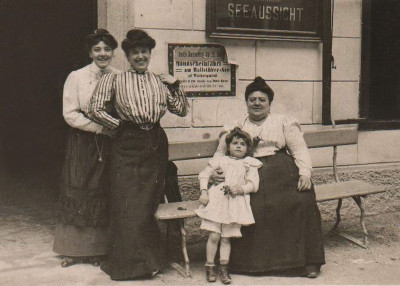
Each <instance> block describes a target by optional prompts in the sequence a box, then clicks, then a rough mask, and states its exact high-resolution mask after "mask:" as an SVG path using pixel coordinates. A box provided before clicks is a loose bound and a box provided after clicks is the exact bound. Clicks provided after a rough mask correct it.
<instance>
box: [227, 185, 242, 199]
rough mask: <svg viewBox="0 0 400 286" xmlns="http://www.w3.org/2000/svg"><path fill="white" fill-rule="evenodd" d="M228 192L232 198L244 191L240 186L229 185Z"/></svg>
mask: <svg viewBox="0 0 400 286" xmlns="http://www.w3.org/2000/svg"><path fill="white" fill-rule="evenodd" d="M229 194H230V195H231V196H232V197H233V198H234V197H236V196H238V195H244V191H243V188H242V187H241V186H233V187H229Z"/></svg>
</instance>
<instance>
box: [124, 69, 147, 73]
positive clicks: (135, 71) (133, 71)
mask: <svg viewBox="0 0 400 286" xmlns="http://www.w3.org/2000/svg"><path fill="white" fill-rule="evenodd" d="M128 71H130V72H132V73H135V74H148V73H149V70H148V69H147V70H145V71H144V72H138V71H137V70H135V69H134V68H130V69H129V70H128Z"/></svg>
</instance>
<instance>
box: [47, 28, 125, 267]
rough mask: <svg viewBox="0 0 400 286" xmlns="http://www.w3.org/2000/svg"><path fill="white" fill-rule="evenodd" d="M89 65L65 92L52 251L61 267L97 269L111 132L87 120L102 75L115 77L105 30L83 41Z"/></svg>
mask: <svg viewBox="0 0 400 286" xmlns="http://www.w3.org/2000/svg"><path fill="white" fill-rule="evenodd" d="M85 44H86V48H87V51H88V53H89V56H90V58H91V59H92V60H93V61H92V63H91V64H89V65H87V66H85V67H83V68H81V69H79V70H77V71H73V72H71V74H70V75H69V76H68V78H67V80H66V82H65V85H64V93H63V116H64V119H65V121H66V122H67V123H68V125H70V127H71V128H70V130H69V134H68V140H67V149H66V157H65V161H64V165H63V170H62V177H61V186H60V187H61V190H60V204H59V208H58V223H57V226H56V231H55V239H54V246H53V250H54V252H56V253H58V254H60V255H62V256H63V259H62V261H61V266H62V267H68V266H70V265H73V264H75V263H77V262H88V263H92V264H93V265H96V266H98V265H99V263H100V257H101V256H102V255H105V254H106V249H107V246H108V236H107V232H108V231H107V230H108V222H109V214H108V212H109V210H108V205H107V202H108V195H109V194H108V189H109V182H108V177H109V176H108V175H107V167H108V153H109V145H110V137H112V136H113V135H114V133H115V132H114V131H112V130H110V129H108V128H105V127H103V126H102V125H100V124H97V123H96V122H94V121H92V120H91V119H89V118H88V117H87V109H88V105H89V102H90V99H91V96H92V93H93V91H94V89H95V87H96V85H97V82H98V81H99V79H100V77H101V76H102V75H103V74H106V73H115V72H117V70H116V69H114V68H112V67H110V66H109V64H110V62H111V60H112V58H113V55H114V50H115V49H116V48H117V46H118V43H117V41H116V40H115V38H114V37H113V36H112V35H111V34H109V33H108V31H106V30H102V29H98V30H96V31H95V32H94V33H93V34H90V35H88V36H87V37H86V38H85Z"/></svg>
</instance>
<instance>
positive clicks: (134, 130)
mask: <svg viewBox="0 0 400 286" xmlns="http://www.w3.org/2000/svg"><path fill="white" fill-rule="evenodd" d="M155 44H156V43H155V40H154V39H153V38H151V37H150V36H149V35H148V34H147V33H146V32H145V31H142V30H138V29H134V30H130V31H129V32H128V33H127V36H126V39H124V40H123V42H122V49H123V50H124V52H125V55H126V58H127V60H128V62H129V63H130V65H131V68H130V69H129V70H127V71H125V72H123V73H120V74H108V75H105V76H103V77H102V78H101V80H100V82H99V84H98V86H97V89H96V91H95V93H94V94H93V97H92V100H91V104H90V112H89V115H90V116H91V117H92V118H93V119H94V120H95V121H97V122H99V123H100V124H102V125H103V126H105V127H108V128H110V129H116V130H118V133H117V136H116V137H115V138H114V140H113V143H112V147H111V165H110V171H111V190H112V191H111V221H110V226H111V227H110V232H111V245H110V250H109V255H108V259H107V261H105V262H104V263H102V264H101V269H102V270H103V271H104V272H106V273H107V274H109V275H110V277H111V279H113V280H128V279H134V278H137V277H142V276H147V275H149V276H150V277H151V275H154V274H155V273H157V272H158V271H159V269H160V267H161V262H162V255H161V253H162V251H161V249H160V246H161V242H160V233H159V229H158V226H157V223H156V221H155V219H154V213H155V211H156V210H157V207H158V204H159V202H160V200H161V198H162V195H163V183H164V179H165V171H166V165H167V162H168V140H167V137H166V135H165V132H164V130H163V129H162V128H161V127H160V123H159V122H160V119H161V117H162V116H163V115H164V114H165V112H166V111H167V109H168V110H169V111H170V112H172V113H174V114H176V115H179V116H185V115H186V114H187V110H188V102H187V99H186V96H185V93H184V92H183V90H182V89H181V87H180V83H179V81H178V80H176V79H175V78H174V77H172V76H171V75H168V74H167V75H156V74H154V73H152V72H150V71H148V69H147V68H148V65H149V62H150V58H151V51H152V49H153V48H154V47H155Z"/></svg>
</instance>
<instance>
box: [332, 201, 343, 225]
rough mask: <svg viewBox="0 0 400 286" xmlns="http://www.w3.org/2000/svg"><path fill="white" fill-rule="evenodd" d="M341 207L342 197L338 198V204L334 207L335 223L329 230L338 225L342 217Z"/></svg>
mask: <svg viewBox="0 0 400 286" xmlns="http://www.w3.org/2000/svg"><path fill="white" fill-rule="evenodd" d="M341 208H342V199H339V200H338V205H337V207H336V223H335V225H334V226H333V227H332V229H331V231H336V229H337V228H338V226H339V223H340V221H341V220H342V217H341V216H340V209H341Z"/></svg>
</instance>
